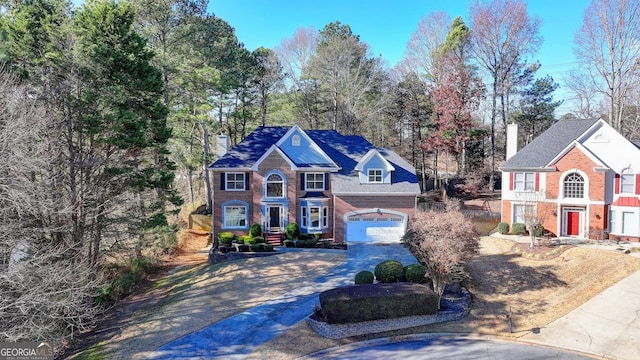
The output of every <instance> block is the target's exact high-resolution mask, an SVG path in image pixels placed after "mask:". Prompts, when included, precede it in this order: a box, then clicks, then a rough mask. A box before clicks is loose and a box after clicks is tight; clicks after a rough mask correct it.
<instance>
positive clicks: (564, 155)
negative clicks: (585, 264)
mask: <svg viewBox="0 0 640 360" xmlns="http://www.w3.org/2000/svg"><path fill="white" fill-rule="evenodd" d="M516 132H517V131H516ZM513 135H514V132H513V130H510V131H509V136H508V138H509V139H508V143H509V144H508V145H507V147H508V148H511V149H514V148H515V146H514V145H513V144H514V143H513V142H511V140H512V139H513V138H514V136H513ZM509 152H510V151H509V150H508V151H507V153H509ZM511 152H515V151H513V150H512V151H511ZM507 157H508V158H507V161H505V162H504V164H502V166H501V167H500V170H501V171H502V204H501V208H502V221H503V222H507V223H509V224H513V223H516V222H519V223H526V222H527V221H529V222H531V219H533V220H535V222H537V223H540V224H542V225H543V226H544V228H545V230H546V231H548V232H551V233H553V234H554V235H556V236H560V237H565V236H566V237H577V238H592V239H601V238H602V237H603V236H604V237H607V236H608V237H609V238H611V239H615V238H620V239H622V240H630V241H638V240H639V239H640V226H638V224H640V149H639V148H638V145H636V144H634V143H633V142H631V141H629V140H627V139H626V138H625V137H623V136H622V135H621V134H620V133H618V132H617V131H615V130H614V129H613V128H612V127H611V126H610V125H609V124H607V123H606V122H605V121H604V120H602V119H599V120H560V121H558V122H557V123H555V124H554V125H553V126H551V127H550V128H549V129H548V130H547V131H545V132H544V133H542V134H541V135H540V136H538V137H537V138H536V139H534V140H533V141H532V142H531V143H529V144H528V145H527V146H525V147H524V148H523V149H522V150H520V151H519V152H517V153H515V155H513V156H511V157H509V155H507Z"/></svg>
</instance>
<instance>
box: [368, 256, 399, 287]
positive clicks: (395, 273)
mask: <svg viewBox="0 0 640 360" xmlns="http://www.w3.org/2000/svg"><path fill="white" fill-rule="evenodd" d="M373 273H374V274H375V276H376V280H378V281H379V282H381V283H393V282H399V281H403V279H404V270H403V268H402V263H400V261H397V260H385V261H383V262H381V263H379V264H378V265H376V267H375V269H374V270H373Z"/></svg>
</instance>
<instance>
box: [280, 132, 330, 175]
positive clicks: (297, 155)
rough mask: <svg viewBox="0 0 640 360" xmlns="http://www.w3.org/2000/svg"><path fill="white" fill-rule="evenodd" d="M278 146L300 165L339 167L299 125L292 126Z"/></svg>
mask: <svg viewBox="0 0 640 360" xmlns="http://www.w3.org/2000/svg"><path fill="white" fill-rule="evenodd" d="M276 146H278V147H279V148H280V149H281V150H282V151H283V152H284V153H285V154H286V155H287V156H288V157H289V158H290V159H291V161H293V162H294V163H295V164H296V165H297V166H298V167H322V168H327V167H328V168H338V167H339V166H338V165H337V164H336V163H335V162H334V161H333V159H331V158H330V157H329V155H327V154H326V153H325V152H324V151H323V150H322V148H320V146H318V144H316V143H315V141H313V140H312V139H311V138H310V137H309V136H308V135H307V134H306V133H305V132H304V130H302V129H300V127H298V125H294V126H293V127H291V129H289V131H288V132H287V133H286V134H285V135H284V136H282V138H281V139H280V140H278V142H277V143H276Z"/></svg>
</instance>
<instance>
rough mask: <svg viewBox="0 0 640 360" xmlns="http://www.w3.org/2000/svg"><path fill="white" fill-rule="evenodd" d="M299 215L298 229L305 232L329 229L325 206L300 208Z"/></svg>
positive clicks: (327, 210)
mask: <svg viewBox="0 0 640 360" xmlns="http://www.w3.org/2000/svg"><path fill="white" fill-rule="evenodd" d="M300 214H301V216H300V218H301V219H300V227H301V228H302V229H305V230H306V231H307V232H309V231H315V230H322V229H326V228H328V227H329V208H328V207H327V206H302V207H301V208H300Z"/></svg>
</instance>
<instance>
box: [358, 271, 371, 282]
mask: <svg viewBox="0 0 640 360" xmlns="http://www.w3.org/2000/svg"><path fill="white" fill-rule="evenodd" d="M355 283H356V285H360V284H373V273H372V272H371V271H366V270H364V271H360V272H359V273H357V274H356V279H355Z"/></svg>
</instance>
